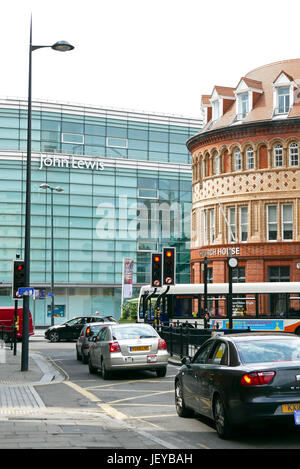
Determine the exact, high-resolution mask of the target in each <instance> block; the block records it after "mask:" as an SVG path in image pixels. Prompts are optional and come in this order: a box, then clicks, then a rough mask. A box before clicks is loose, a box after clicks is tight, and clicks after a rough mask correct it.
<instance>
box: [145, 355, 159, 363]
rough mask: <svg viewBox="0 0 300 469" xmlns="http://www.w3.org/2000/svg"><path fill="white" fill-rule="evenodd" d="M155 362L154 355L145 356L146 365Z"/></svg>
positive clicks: (155, 357)
mask: <svg viewBox="0 0 300 469" xmlns="http://www.w3.org/2000/svg"><path fill="white" fill-rule="evenodd" d="M156 361H157V356H156V355H148V356H147V362H148V363H155V362H156Z"/></svg>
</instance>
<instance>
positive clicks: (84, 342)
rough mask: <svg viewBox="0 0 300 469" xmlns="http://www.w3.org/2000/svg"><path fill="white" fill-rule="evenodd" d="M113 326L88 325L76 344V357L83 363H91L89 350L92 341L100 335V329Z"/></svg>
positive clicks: (100, 323) (94, 323)
mask: <svg viewBox="0 0 300 469" xmlns="http://www.w3.org/2000/svg"><path fill="white" fill-rule="evenodd" d="M108 324H111V322H93V323H89V324H86V325H85V326H84V327H83V329H82V331H81V333H80V336H79V337H78V339H77V342H76V356H77V360H82V363H85V364H87V363H88V362H89V350H90V346H91V343H92V339H93V337H94V336H95V335H97V334H98V332H99V331H100V329H101V328H102V327H104V326H107V325H108Z"/></svg>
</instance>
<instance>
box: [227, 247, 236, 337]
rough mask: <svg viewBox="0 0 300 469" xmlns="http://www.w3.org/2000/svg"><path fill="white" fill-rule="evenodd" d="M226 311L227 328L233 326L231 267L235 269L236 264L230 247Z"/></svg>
mask: <svg viewBox="0 0 300 469" xmlns="http://www.w3.org/2000/svg"><path fill="white" fill-rule="evenodd" d="M227 261H228V311H227V316H228V320H229V329H232V328H233V322H232V269H235V268H236V267H237V265H238V260H237V259H236V258H235V257H232V252H231V249H229V257H228V260H227Z"/></svg>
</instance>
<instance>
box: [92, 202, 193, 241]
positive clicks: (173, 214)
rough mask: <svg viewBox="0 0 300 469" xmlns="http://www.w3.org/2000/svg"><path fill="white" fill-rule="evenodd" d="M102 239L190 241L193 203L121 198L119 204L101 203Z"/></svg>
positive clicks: (98, 227)
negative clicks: (172, 239) (174, 239)
mask: <svg viewBox="0 0 300 469" xmlns="http://www.w3.org/2000/svg"><path fill="white" fill-rule="evenodd" d="M96 215H97V216H98V217H99V220H98V222H97V224H96V232H97V236H98V238H100V239H108V240H109V239H129V240H136V239H144V240H151V239H158V238H161V239H171V238H178V239H186V240H189V239H190V233H191V225H190V215H191V203H188V202H187V203H185V202H181V203H180V202H168V201H156V200H148V201H147V202H141V201H134V202H132V201H129V199H128V197H127V195H120V196H119V197H118V198H117V199H116V203H115V204H114V203H100V204H99V205H98V207H97V209H96Z"/></svg>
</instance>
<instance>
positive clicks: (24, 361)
mask: <svg viewBox="0 0 300 469" xmlns="http://www.w3.org/2000/svg"><path fill="white" fill-rule="evenodd" d="M31 75H32V19H30V39H29V71H28V103H27V164H26V205H25V247H24V266H25V269H24V270H25V275H24V277H25V287H29V286H30V223H31V87H32V85H31ZM28 355H29V295H28V296H27V295H26V296H23V326H22V356H21V371H28Z"/></svg>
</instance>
